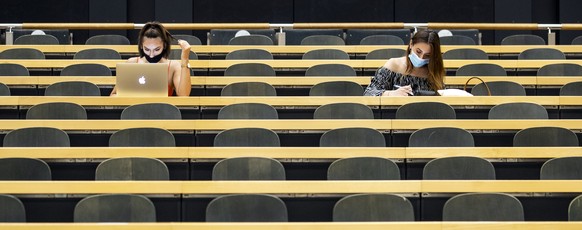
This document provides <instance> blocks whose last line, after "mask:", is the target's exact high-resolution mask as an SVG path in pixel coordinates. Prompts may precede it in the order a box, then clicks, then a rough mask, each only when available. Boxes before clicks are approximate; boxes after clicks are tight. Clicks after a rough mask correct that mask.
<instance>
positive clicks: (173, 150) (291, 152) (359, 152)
mask: <svg viewBox="0 0 582 230" xmlns="http://www.w3.org/2000/svg"><path fill="white" fill-rule="evenodd" d="M241 156H254V157H269V158H275V159H295V160H297V159H341V158H348V157H364V156H371V157H382V158H389V159H433V158H441V157H451V156H476V157H482V158H486V159H550V158H556V157H567V156H582V147H455V148H450V147H446V148H444V147H440V148H439V147H431V148H413V147H407V148H404V147H383V148H382V147H69V148H64V147H39V148H27V147H4V148H0V158H5V157H31V158H40V159H108V158H118V157H151V158H159V159H196V160H201V159H224V158H232V157H241Z"/></svg>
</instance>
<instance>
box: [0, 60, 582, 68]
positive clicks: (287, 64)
mask: <svg viewBox="0 0 582 230" xmlns="http://www.w3.org/2000/svg"><path fill="white" fill-rule="evenodd" d="M123 62H125V61H124V60H100V59H94V60H90V59H89V60H81V59H47V60H38V59H37V60H24V59H2V60H0V63H16V64H20V65H23V66H25V67H27V68H64V67H66V66H69V65H73V64H86V63H99V64H103V65H105V66H107V67H109V68H115V67H116V64H117V63H123ZM385 62H386V60H360V59H352V60H293V59H287V60H284V59H277V60H191V61H190V65H191V66H192V68H194V69H198V68H202V69H226V68H228V67H229V66H231V65H234V64H241V63H264V64H267V65H270V66H271V67H273V68H276V69H287V68H289V69H307V68H309V67H311V66H314V65H320V64H345V65H349V66H351V67H353V68H369V69H377V68H378V67H380V66H383V65H384V63H385ZM479 63H489V64H497V65H500V66H502V67H504V68H508V69H515V68H540V67H542V66H544V65H548V64H555V63H574V64H582V60H576V59H568V60H445V61H444V65H445V68H459V67H461V66H464V65H468V64H479Z"/></svg>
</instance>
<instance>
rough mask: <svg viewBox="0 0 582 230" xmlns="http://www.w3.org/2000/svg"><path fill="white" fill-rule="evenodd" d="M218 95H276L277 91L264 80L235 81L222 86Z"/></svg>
mask: <svg viewBox="0 0 582 230" xmlns="http://www.w3.org/2000/svg"><path fill="white" fill-rule="evenodd" d="M220 96H237V97H239V96H277V91H276V90H275V87H273V86H272V85H270V84H269V83H265V82H236V83H231V84H228V85H226V86H225V87H224V88H222V91H220Z"/></svg>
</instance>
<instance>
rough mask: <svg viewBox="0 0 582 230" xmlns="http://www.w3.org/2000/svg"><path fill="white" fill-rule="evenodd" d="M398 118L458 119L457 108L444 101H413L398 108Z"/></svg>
mask: <svg viewBox="0 0 582 230" xmlns="http://www.w3.org/2000/svg"><path fill="white" fill-rule="evenodd" d="M395 118H396V119H456V118H457V114H456V113H455V109H453V107H451V106H450V105H447V104H445V103H442V102H432V101H427V102H413V103H408V104H404V105H402V106H400V107H398V109H397V110H396V117H395Z"/></svg>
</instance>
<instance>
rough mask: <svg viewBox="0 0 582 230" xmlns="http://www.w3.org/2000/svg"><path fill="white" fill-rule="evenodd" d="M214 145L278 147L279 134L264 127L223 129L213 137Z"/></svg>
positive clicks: (279, 143)
mask: <svg viewBox="0 0 582 230" xmlns="http://www.w3.org/2000/svg"><path fill="white" fill-rule="evenodd" d="M214 146H220V147H263V146H266V147H279V146H281V142H280V140H279V135H277V133H275V132H273V131H272V130H269V129H264V128H237V129H228V130H224V131H222V132H220V133H218V134H217V135H216V137H214Z"/></svg>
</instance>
